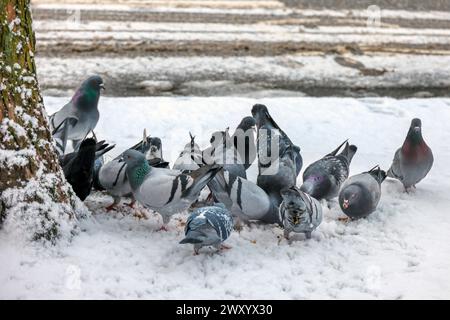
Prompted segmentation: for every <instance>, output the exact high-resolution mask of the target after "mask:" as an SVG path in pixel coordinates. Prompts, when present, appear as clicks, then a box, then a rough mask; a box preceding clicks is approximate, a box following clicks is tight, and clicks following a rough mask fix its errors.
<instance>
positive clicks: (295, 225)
mask: <svg viewBox="0 0 450 320" xmlns="http://www.w3.org/2000/svg"><path fill="white" fill-rule="evenodd" d="M281 196H282V197H283V202H281V205H280V208H279V214H280V221H282V223H283V226H284V237H285V238H286V239H289V234H290V233H291V232H292V231H293V232H297V233H304V234H305V236H306V238H307V239H311V233H312V231H314V230H315V229H316V228H317V227H318V226H319V224H320V223H321V222H322V206H321V204H320V203H319V201H317V200H316V199H314V198H313V197H311V196H310V195H308V194H306V193H304V192H302V191H301V190H299V189H298V188H297V187H295V186H294V187H290V188H286V189H283V190H282V191H281Z"/></svg>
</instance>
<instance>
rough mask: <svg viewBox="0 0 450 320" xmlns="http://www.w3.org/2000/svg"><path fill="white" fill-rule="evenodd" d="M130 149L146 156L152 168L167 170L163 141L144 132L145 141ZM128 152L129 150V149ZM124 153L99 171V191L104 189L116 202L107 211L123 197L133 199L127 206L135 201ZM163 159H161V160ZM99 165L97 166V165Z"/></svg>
mask: <svg viewBox="0 0 450 320" xmlns="http://www.w3.org/2000/svg"><path fill="white" fill-rule="evenodd" d="M130 149H133V150H137V151H139V152H141V153H142V154H144V155H145V158H146V159H147V162H148V163H149V165H150V166H152V167H157V168H167V167H168V164H169V163H168V162H166V161H164V159H162V145H161V139H159V138H157V137H150V136H147V135H146V133H145V131H144V137H143V140H141V141H140V142H139V143H137V144H135V145H134V146H133V147H131V148H130ZM127 150H128V149H127ZM122 157H123V153H122V154H120V155H119V156H117V157H116V158H115V159H113V160H111V161H109V162H107V163H105V164H102V165H101V166H100V168H99V169H97V170H98V185H99V187H96V189H97V190H101V189H104V190H106V191H107V192H108V194H109V195H111V196H112V197H113V199H114V202H113V203H112V204H111V205H109V206H107V207H106V210H107V211H110V210H112V209H114V208H115V207H116V206H117V205H118V204H119V203H120V199H121V198H122V197H131V198H132V200H131V202H130V203H128V204H127V205H128V206H130V207H133V205H134V203H135V200H134V198H133V197H132V191H131V186H130V183H129V182H128V178H127V176H126V174H125V172H126V163H125V162H124V161H123V159H122ZM160 157H161V158H160ZM96 165H97V164H96Z"/></svg>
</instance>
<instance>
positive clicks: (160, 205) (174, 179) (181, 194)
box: [123, 150, 221, 229]
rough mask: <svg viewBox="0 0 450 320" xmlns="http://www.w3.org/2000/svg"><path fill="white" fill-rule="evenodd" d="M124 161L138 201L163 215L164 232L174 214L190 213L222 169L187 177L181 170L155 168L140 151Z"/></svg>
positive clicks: (131, 152) (204, 170) (130, 152)
mask: <svg viewBox="0 0 450 320" xmlns="http://www.w3.org/2000/svg"><path fill="white" fill-rule="evenodd" d="M123 159H124V160H125V163H126V164H127V168H126V174H127V178H128V181H129V182H130V186H131V189H132V192H133V196H134V198H135V199H136V200H137V201H138V202H139V203H141V204H142V205H143V206H144V207H147V208H149V209H152V210H154V211H156V212H158V213H159V214H161V216H162V218H163V223H164V225H163V227H162V228H161V229H166V225H167V223H168V222H169V221H170V217H171V216H172V215H173V214H175V213H178V212H182V211H184V210H187V209H188V208H189V207H190V206H191V204H192V203H193V202H194V201H196V200H197V199H198V197H199V195H200V192H201V191H202V189H203V188H204V187H205V186H206V185H207V184H208V182H209V181H211V179H212V178H214V176H215V174H216V173H217V172H218V171H219V170H220V169H221V167H220V166H217V165H205V166H203V167H201V168H200V169H197V170H195V171H193V172H192V173H190V174H184V173H182V172H181V171H178V170H170V169H163V168H153V167H150V165H149V164H148V162H147V161H146V159H145V156H144V155H143V154H142V153H140V152H139V151H136V150H127V151H125V153H124V154H123Z"/></svg>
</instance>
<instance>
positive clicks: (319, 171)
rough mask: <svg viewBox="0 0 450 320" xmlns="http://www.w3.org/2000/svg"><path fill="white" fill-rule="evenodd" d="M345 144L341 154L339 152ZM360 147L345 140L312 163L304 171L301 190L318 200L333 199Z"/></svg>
mask: <svg viewBox="0 0 450 320" xmlns="http://www.w3.org/2000/svg"><path fill="white" fill-rule="evenodd" d="M344 144H345V147H344V149H343V150H342V152H341V153H340V154H337V153H338V151H339V150H340V149H341V147H342V146H343V145H344ZM357 149H358V148H357V147H356V146H354V145H349V144H348V142H347V141H344V142H343V143H342V144H341V145H340V146H339V147H337V148H336V149H335V150H334V151H332V152H331V153H329V154H327V155H326V156H325V157H323V158H322V159H320V160H317V161H316V162H313V163H312V164H310V165H309V166H308V167H307V168H306V170H305V171H304V172H303V184H302V186H301V187H300V190H301V191H303V192H306V193H307V194H309V195H310V196H312V197H314V198H316V199H317V200H321V199H326V200H331V199H333V198H334V197H336V196H337V195H338V192H339V188H340V187H341V184H342V183H343V182H344V181H345V179H347V178H348V175H349V171H350V163H351V161H352V158H353V156H354V155H355V153H356V150H357Z"/></svg>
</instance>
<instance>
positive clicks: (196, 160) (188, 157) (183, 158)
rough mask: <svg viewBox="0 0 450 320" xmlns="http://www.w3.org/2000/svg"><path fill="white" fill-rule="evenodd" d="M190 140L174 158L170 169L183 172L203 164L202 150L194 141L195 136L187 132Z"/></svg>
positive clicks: (190, 170) (195, 168) (188, 171)
mask: <svg viewBox="0 0 450 320" xmlns="http://www.w3.org/2000/svg"><path fill="white" fill-rule="evenodd" d="M189 137H190V139H191V141H190V142H189V143H187V144H186V145H185V146H184V149H183V151H182V152H181V153H180V156H179V157H178V158H177V160H175V163H174V164H173V167H172V169H174V170H180V171H182V172H183V173H190V172H192V171H194V170H197V169H198V168H200V166H201V165H203V162H202V151H201V150H200V147H199V146H198V144H196V143H195V136H193V135H192V134H191V133H190V132H189Z"/></svg>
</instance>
